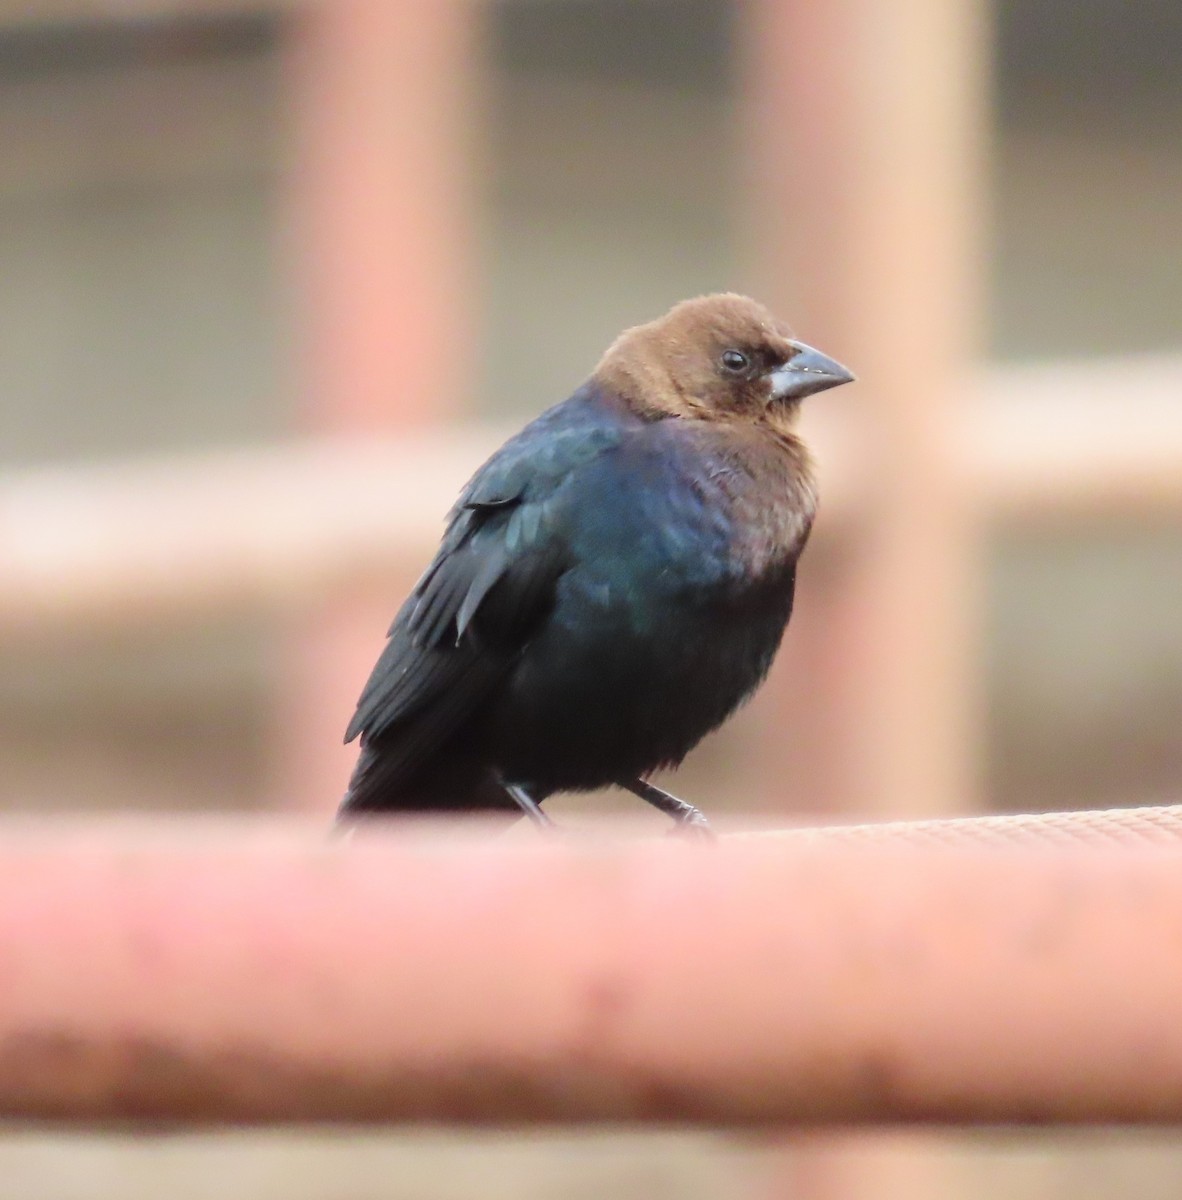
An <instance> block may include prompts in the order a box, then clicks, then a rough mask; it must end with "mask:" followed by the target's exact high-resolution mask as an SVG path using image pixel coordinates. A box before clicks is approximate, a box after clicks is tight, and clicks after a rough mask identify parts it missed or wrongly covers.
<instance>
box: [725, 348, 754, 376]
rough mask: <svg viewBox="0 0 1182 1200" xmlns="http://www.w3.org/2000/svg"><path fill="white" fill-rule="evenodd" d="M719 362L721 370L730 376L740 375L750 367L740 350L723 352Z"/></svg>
mask: <svg viewBox="0 0 1182 1200" xmlns="http://www.w3.org/2000/svg"><path fill="white" fill-rule="evenodd" d="M719 361H720V362H721V363H722V369H723V370H724V371H729V372H730V374H732V375H739V374H741V373H742V372H743V371H745V370H747V368H748V367H749V366H750V365H751V361H750V359H748V357H747V355H745V354H744V353H743V352H742V350H724V351H723V352H722V358H721V359H720V360H719Z"/></svg>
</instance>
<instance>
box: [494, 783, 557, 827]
mask: <svg viewBox="0 0 1182 1200" xmlns="http://www.w3.org/2000/svg"><path fill="white" fill-rule="evenodd" d="M501 787H503V788H504V789H505V791H506V793H507V794H508V795H509V796H511V797H512V799H513V802H514V803H515V804H516V805H517V807H518V808H520V809H521V811H522V812H523V813H524V814H525V815H526V816H527V817H529V819H530V820H531V821H532V822H533V823H534V825H536V826H537V828H538V829H541V830H544V831H545V832H546V833H554V832H555V831H556V830H557V828H558V826H557V825H555V824H554V822H553V821H552V820H551V819H550V818H549V817H548V816H547V815H546V814H545V813H544V812H542V806H541V805H540V804H539V803H538V802H537V801H536V800H535V799H534V798H533V797H532V796H531V795H530V794H529V792H528V791H526V789H525V788H523V787H521V786H520V785H519V784H516V783H504V782H502V784H501Z"/></svg>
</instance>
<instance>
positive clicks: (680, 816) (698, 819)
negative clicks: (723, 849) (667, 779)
mask: <svg viewBox="0 0 1182 1200" xmlns="http://www.w3.org/2000/svg"><path fill="white" fill-rule="evenodd" d="M620 787H622V788H625V789H626V790H627V791H629V792H631V793H632V794H633V795H634V796H639V797H640V798H641V800H644V801H645V802H646V803H648V804H651V805H652V806H653V808H656V809H659V810H660V811H661V812H663V813H664V814H665V815H666V816H667V817H672V818H673V829H672V831H671V833H672V835H673V836H674V837H690V838H693V839H695V840H696V841H707V840H708V841H713V840H714V831H713V830H712V829H711V828H710V822H709V821H707V820H706V818H705V817H704V816H703V815H702V812H701V810H700V809H697V808H694V806H693V805H692V804H687V803H686V801H684V800H682V799H681V798H680V797H678V796H674V795H673V794H672V793H671V792H667V791H665V789H664V788H659V787H657V785H656V784H655V783H649V781H648V780H647V779H621V780H620Z"/></svg>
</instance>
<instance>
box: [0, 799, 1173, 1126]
mask: <svg viewBox="0 0 1182 1200" xmlns="http://www.w3.org/2000/svg"><path fill="white" fill-rule="evenodd" d="M0 1115H3V1116H7V1117H17V1118H41V1119H50V1120H58V1121H74V1122H80V1121H95V1120H110V1119H120V1118H140V1119H150V1120H159V1121H173V1122H186V1123H209V1122H242V1121H248V1122H265V1121H293V1120H295V1121H299V1120H325V1121H344V1122H350V1121H392V1120H421V1119H426V1120H437V1121H447V1122H479V1123H493V1124H512V1123H520V1122H567V1121H617V1122H633V1121H643V1122H691V1123H699V1124H709V1125H718V1126H732V1127H738V1126H757V1125H769V1124H775V1125H781V1124H799V1123H820V1122H837V1123H860V1122H875V1123H880V1122H916V1121H925V1122H927V1121H930V1122H956V1123H961V1122H982V1121H988V1122H1029V1121H1063V1122H1095V1121H1122V1122H1130V1121H1138V1122H1176V1121H1179V1120H1180V1119H1182V809H1180V810H1167V809H1157V810H1139V811H1135V812H1131V813H1112V814H1103V815H1100V816H1097V815H1096V814H1088V815H1081V816H1078V817H1058V818H1027V819H1025V820H1024V821H1022V820H1017V819H1006V818H1000V819H994V820H992V821H972V820H968V821H956V822H946V823H929V824H926V825H921V826H914V825H913V826H908V825H897V826H885V827H881V828H879V829H877V830H869V831H861V832H859V831H850V830H823V831H810V832H807V833H788V834H764V835H753V836H744V837H732V838H726V839H723V841H722V842H721V843H720V844H719V845H717V846H694V845H683V844H674V843H670V842H653V841H648V840H639V839H632V840H624V839H614V838H612V839H609V838H605V837H601V836H589V837H569V838H561V839H558V838H555V839H553V840H546V841H535V840H533V839H528V840H527V839H518V840H516V841H513V840H510V841H503V840H501V839H497V838H493V839H489V838H487V837H483V836H482V837H480V838H476V839H474V838H471V837H463V838H455V837H448V838H446V839H445V838H442V837H440V836H438V835H431V836H424V835H422V834H419V833H407V832H405V831H403V832H395V833H390V834H383V835H374V836H370V837H366V838H364V839H361V840H358V841H355V842H354V843H352V844H335V845H334V844H327V843H325V842H324V840H323V839H322V838H321V837H320V836H319V835H318V833H316V832H312V833H309V832H308V829H307V827H302V828H300V827H292V826H282V827H273V826H268V827H265V828H263V829H261V830H260V829H252V830H248V831H246V832H243V830H241V829H234V830H214V831H208V830H202V829H198V830H196V831H194V829H193V828H192V827H190V826H185V825H177V824H167V825H159V826H155V827H151V828H148V827H144V828H139V827H132V828H128V827H126V826H124V827H119V828H114V829H111V828H107V829H104V828H102V827H96V826H94V825H89V826H79V827H65V828H62V827H58V828H57V829H54V830H46V831H45V832H28V831H25V832H18V831H12V830H10V831H9V832H8V833H7V834H6V835H5V836H4V838H3V839H2V841H0Z"/></svg>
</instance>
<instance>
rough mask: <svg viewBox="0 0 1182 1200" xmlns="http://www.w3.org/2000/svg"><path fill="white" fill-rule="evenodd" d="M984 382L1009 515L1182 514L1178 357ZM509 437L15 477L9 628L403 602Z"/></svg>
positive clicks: (2, 529)
mask: <svg viewBox="0 0 1182 1200" xmlns="http://www.w3.org/2000/svg"><path fill="white" fill-rule="evenodd" d="M1114 377H1120V378H1122V379H1125V380H1128V381H1135V382H1133V385H1132V388H1131V390H1129V391H1127V393H1126V391H1124V390H1122V391H1120V392H1118V391H1117V390H1116V389H1114V388H1111V387H1108V386H1106V384H1105V381H1106V380H1111V379H1112V378H1114ZM1088 380H1091V381H1092V382H1091V384H1090V386H1089V384H1088ZM977 392H978V395H979V400H978V402H977V403H975V404H972V405H970V406H968V407H967V409H966V412H965V413H964V417H965V424H964V425H963V426H962V430H961V437H960V438H958V440H957V447H956V448H955V449H954V450H953V451H952V453H954V454H955V455H956V456H957V460H958V461H959V463H960V468H959V469H960V470H961V471H962V473H963V478H964V481H965V485H966V487H969V488H970V489H971V490H972V491H973V492H974V493H975V494H976V500H975V504H976V505H977V506H978V507H979V508H980V509H981V510H982V511H983V512H985V513H986V514H990V515H992V517H993V519H994V520H995V521H996V522H999V523H1001V524H1003V525H1012V524H1018V525H1019V526H1020V527H1021V529H1022V530H1023V531H1024V532H1028V533H1037V532H1038V531H1039V530H1048V529H1051V528H1054V527H1055V526H1057V525H1060V524H1063V525H1067V526H1078V525H1079V523H1081V522H1088V521H1100V522H1105V521H1109V522H1110V521H1121V522H1135V523H1145V522H1166V523H1169V524H1173V525H1176V524H1180V523H1182V408H1180V407H1179V405H1178V403H1177V400H1176V397H1177V396H1178V395H1179V394H1182V364H1179V363H1178V362H1176V361H1173V362H1158V361H1152V362H1143V363H1138V362H1135V361H1123V360H1113V361H1097V362H1094V363H1091V364H1088V365H1086V366H1084V367H1075V366H1063V367H1055V368H1045V369H1044V368H1011V369H1007V370H1005V371H996V372H992V373H990V374H989V375H988V376H986V377H985V378H984V379H983V381H982V382H981V384H980V386H979V387H978V388H977ZM842 416H843V414H842V413H841V412H840V411H839V408H838V406H837V405H834V406H832V407H831V408H830V409H829V410H828V411H827V412H821V413H818V414H814V415H813V416H812V417H811V418H810V420H811V427H812V429H811V432H812V437H813V440H814V441H815V442H816V443H817V444H818V449H819V455H818V456H819V458H820V461H821V481H822V485H821V486H822V530H821V536H822V537H825V538H828V539H829V540H834V538H835V537H836V540H840V538H841V537H842V536H845V534H846V533H847V532H850V531H852V530H853V529H854V528H855V526H856V512H857V508H858V506H859V504H861V503H863V502H864V501H865V495H864V492H863V490H862V480H863V466H862V464H863V460H864V455H865V453H866V449H865V447H864V446H863V445H862V444H861V442H860V441H859V440H858V437H857V435H856V432H854V431H852V430H851V429H850V428H849V426H848V424H847V423H845V422H843V420H842ZM508 432H509V430H508V429H506V428H504V427H487V426H483V427H482V426H468V425H465V426H461V427H459V428H449V429H437V430H432V431H428V430H422V431H419V432H417V433H405V434H402V435H398V436H395V435H390V436H385V437H368V436H367V437H357V436H346V435H337V436H333V437H324V438H317V439H314V440H310V441H303V442H292V443H290V444H288V445H284V446H273V447H269V448H266V449H257V450H236V451H231V452H226V453H223V454H201V455H189V456H183V457H182V456H177V457H175V458H156V459H150V460H144V461H139V462H112V463H108V464H104V465H98V466H76V467H54V468H34V469H26V470H22V471H13V472H9V473H7V474H6V475H5V476H2V477H0V559H2V561H3V562H4V573H3V578H2V579H0V635H7V636H17V635H19V634H20V633H21V632H22V631H33V630H37V629H47V630H48V629H54V628H60V627H70V626H74V627H85V626H87V625H95V626H99V625H103V624H121V623H123V624H125V623H130V622H137V621H151V620H161V621H168V620H175V619H181V618H185V617H195V616H198V615H201V614H204V613H209V612H217V611H233V610H240V609H244V608H245V609H249V608H256V609H272V610H279V611H288V612H293V611H297V610H300V609H307V608H308V607H309V606H311V607H315V606H316V605H318V604H319V602H320V601H321V600H323V599H324V598H325V597H328V596H330V595H332V594H333V593H334V592H338V591H339V590H341V589H345V590H348V589H349V588H350V587H353V586H355V585H356V584H357V583H358V582H359V581H360V582H361V583H363V584H364V583H366V582H367V581H368V584H369V585H371V586H372V585H373V584H374V583H377V584H379V585H380V586H381V588H382V589H383V591H384V595H385V602H386V605H387V607H391V606H392V605H394V604H396V603H397V601H398V600H399V598H400V597H399V596H398V595H396V594H395V587H396V584H397V581H399V580H405V579H407V578H408V577H411V578H413V576H414V575H415V573H416V572H417V571H418V570H420V569H421V568H422V566H423V565H424V564H425V562H426V560H427V558H428V557H429V555H430V554H431V552H432V550H433V549H434V546H435V543H436V540H437V539H438V536H439V534H440V532H441V530H442V528H443V514H444V513H445V512H446V511H447V509H448V508H449V507H450V506H451V502H452V500H453V499H454V498H455V495H456V492H457V491H458V489H459V487H460V485H461V484H462V483H463V481H464V480H465V479H467V478H468V476H469V475H471V473H472V471H473V470H474V469H475V468H476V466H477V465H478V464H479V463H480V462H481V461H482V460H483V458H484V457H485V456H486V455H487V454H488V453H489V452H490V451H492V450H493V449H494V448H495V447H496V446H497V445H498V444H499V443H500V441H501V440H502V439H503V438H504V436H505V435H506V434H507V433H508ZM391 611H392V608H391ZM388 615H389V614H387V616H388Z"/></svg>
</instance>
